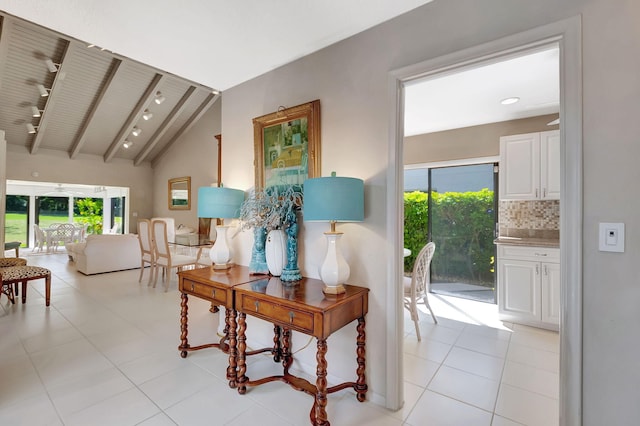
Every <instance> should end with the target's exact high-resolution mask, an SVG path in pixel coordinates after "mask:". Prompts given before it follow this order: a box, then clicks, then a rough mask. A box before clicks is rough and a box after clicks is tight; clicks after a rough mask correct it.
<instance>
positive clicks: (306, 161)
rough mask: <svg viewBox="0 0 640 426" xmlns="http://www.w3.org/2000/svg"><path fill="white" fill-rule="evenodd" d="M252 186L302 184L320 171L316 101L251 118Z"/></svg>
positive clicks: (317, 106) (318, 114) (318, 125)
mask: <svg viewBox="0 0 640 426" xmlns="http://www.w3.org/2000/svg"><path fill="white" fill-rule="evenodd" d="M253 136H254V155H255V157H254V163H255V176H256V183H255V187H256V188H266V187H269V186H273V185H302V184H303V183H304V181H305V179H307V178H312V177H318V176H319V174H320V101H319V100H315V101H312V102H308V103H306V104H302V105H298V106H294V107H291V108H284V107H280V108H279V109H278V111H276V112H273V113H271V114H267V115H263V116H262V117H257V118H254V119H253Z"/></svg>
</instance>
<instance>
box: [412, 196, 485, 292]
mask: <svg viewBox="0 0 640 426" xmlns="http://www.w3.org/2000/svg"><path fill="white" fill-rule="evenodd" d="M432 197H433V199H432V201H431V203H432V208H433V209H434V211H436V212H437V214H435V215H434V216H435V218H434V219H433V220H434V223H433V229H434V230H435V236H434V239H433V240H434V242H435V243H436V253H435V255H434V257H433V260H432V263H431V265H432V269H431V271H432V275H431V277H432V280H433V282H462V283H468V284H478V285H484V286H487V287H493V286H494V283H495V278H494V274H495V270H494V260H495V258H494V253H495V248H494V244H493V240H494V236H493V232H494V217H493V209H494V204H493V191H490V190H488V189H482V190H480V191H475V192H471V191H470V192H445V193H442V194H440V193H438V192H433V193H432ZM428 217H429V216H428V204H427V194H426V193H425V192H420V191H415V192H406V193H405V194H404V246H405V247H406V248H408V249H410V250H411V255H410V256H407V257H406V258H405V261H404V270H405V272H411V270H412V269H413V263H414V261H415V258H416V256H417V255H418V253H419V252H420V249H421V248H422V247H423V246H424V245H425V244H426V243H427V242H428V241H427V239H428V229H429V228H428Z"/></svg>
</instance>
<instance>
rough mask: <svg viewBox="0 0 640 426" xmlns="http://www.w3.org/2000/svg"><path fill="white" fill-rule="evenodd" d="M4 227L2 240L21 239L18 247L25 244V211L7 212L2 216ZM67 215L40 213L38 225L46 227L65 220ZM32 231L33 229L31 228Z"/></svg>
mask: <svg viewBox="0 0 640 426" xmlns="http://www.w3.org/2000/svg"><path fill="white" fill-rule="evenodd" d="M4 220H5V229H4V240H5V241H7V242H8V241H21V242H22V244H21V245H20V247H26V246H27V242H28V240H27V225H28V223H27V214H26V213H7V214H5V216H4ZM67 221H68V215H66V214H64V215H57V216H45V215H40V227H41V228H46V227H48V226H49V225H51V224H53V223H60V222H67ZM32 232H33V230H32Z"/></svg>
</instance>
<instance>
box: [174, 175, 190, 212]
mask: <svg viewBox="0 0 640 426" xmlns="http://www.w3.org/2000/svg"><path fill="white" fill-rule="evenodd" d="M168 199H169V210H191V177H190V176H185V177H180V178H174V179H169V190H168Z"/></svg>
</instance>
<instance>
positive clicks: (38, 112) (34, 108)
mask: <svg viewBox="0 0 640 426" xmlns="http://www.w3.org/2000/svg"><path fill="white" fill-rule="evenodd" d="M43 112H44V110H43V109H38V107H37V106H32V107H31V116H32V117H35V118H38V117H41V116H42V113H43Z"/></svg>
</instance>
